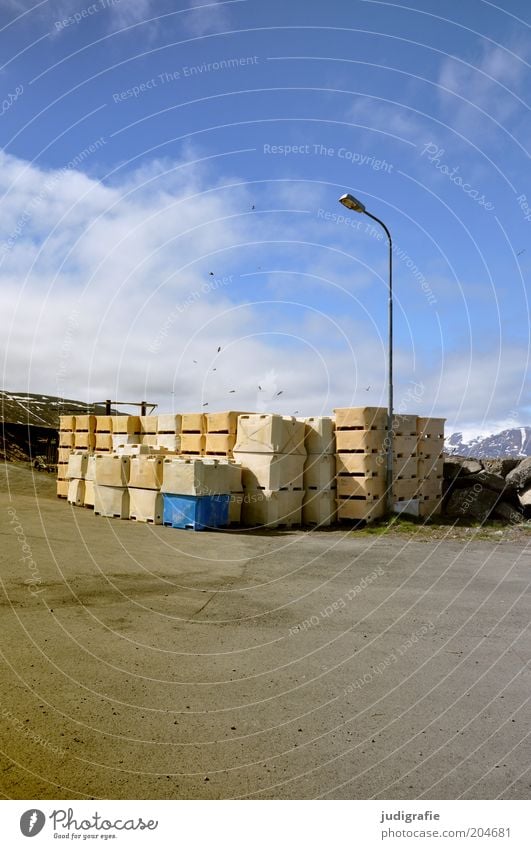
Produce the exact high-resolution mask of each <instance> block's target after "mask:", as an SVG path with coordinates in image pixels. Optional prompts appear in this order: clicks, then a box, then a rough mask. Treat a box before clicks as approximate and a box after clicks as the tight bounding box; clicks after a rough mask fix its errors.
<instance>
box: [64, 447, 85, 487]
mask: <svg viewBox="0 0 531 849" xmlns="http://www.w3.org/2000/svg"><path fill="white" fill-rule="evenodd" d="M88 458H89V453H88V451H72V453H71V454H70V456H69V458H68V465H67V469H66V477H67V478H68V479H69V480H72V479H73V478H84V477H85V476H86V473H87V463H88Z"/></svg>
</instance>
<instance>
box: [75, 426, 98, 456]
mask: <svg viewBox="0 0 531 849" xmlns="http://www.w3.org/2000/svg"><path fill="white" fill-rule="evenodd" d="M95 447H96V434H95V433H94V432H93V431H92V432H91V431H88V430H76V431H74V448H84V449H85V450H87V451H94V448H95Z"/></svg>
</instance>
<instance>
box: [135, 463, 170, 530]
mask: <svg viewBox="0 0 531 849" xmlns="http://www.w3.org/2000/svg"><path fill="white" fill-rule="evenodd" d="M148 450H149V451H151V450H152V448H151V447H148ZM163 458H164V455H163V454H158V455H153V454H151V453H150V454H142V453H138V454H135V455H133V456H131V457H130V463H129V485H128V489H129V518H130V519H134V520H135V521H137V522H149V523H150V524H153V525H161V524H162V494H161V491H160V488H161V486H162V475H163V468H164V466H163Z"/></svg>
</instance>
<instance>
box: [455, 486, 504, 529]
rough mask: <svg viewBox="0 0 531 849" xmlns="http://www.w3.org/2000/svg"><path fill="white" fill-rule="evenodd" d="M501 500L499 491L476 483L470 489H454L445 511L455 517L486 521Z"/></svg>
mask: <svg viewBox="0 0 531 849" xmlns="http://www.w3.org/2000/svg"><path fill="white" fill-rule="evenodd" d="M499 501H500V494H499V493H497V492H494V491H493V490H492V489H487V488H486V487H484V486H482V485H481V484H480V483H475V484H474V485H473V486H471V487H469V488H468V489H454V490H453V492H452V493H451V494H450V495H449V497H448V500H447V501H446V506H445V513H446V515H447V516H450V517H451V518H453V519H464V520H466V519H468V520H472V521H477V522H485V521H486V520H487V519H488V518H489V516H490V514H491V513H492V511H493V509H494V507H495V506H496V504H497V503H498V502H499Z"/></svg>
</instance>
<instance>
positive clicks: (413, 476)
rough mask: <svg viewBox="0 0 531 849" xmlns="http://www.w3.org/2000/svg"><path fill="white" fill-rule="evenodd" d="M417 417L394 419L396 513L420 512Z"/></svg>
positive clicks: (394, 491)
mask: <svg viewBox="0 0 531 849" xmlns="http://www.w3.org/2000/svg"><path fill="white" fill-rule="evenodd" d="M417 493H418V456H417V416H416V415H402V414H400V413H397V414H395V416H394V418H393V500H394V505H395V511H396V512H402V511H405V512H412V513H416V512H417V511H418V505H414V504H411V502H412V501H416V500H417Z"/></svg>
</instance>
